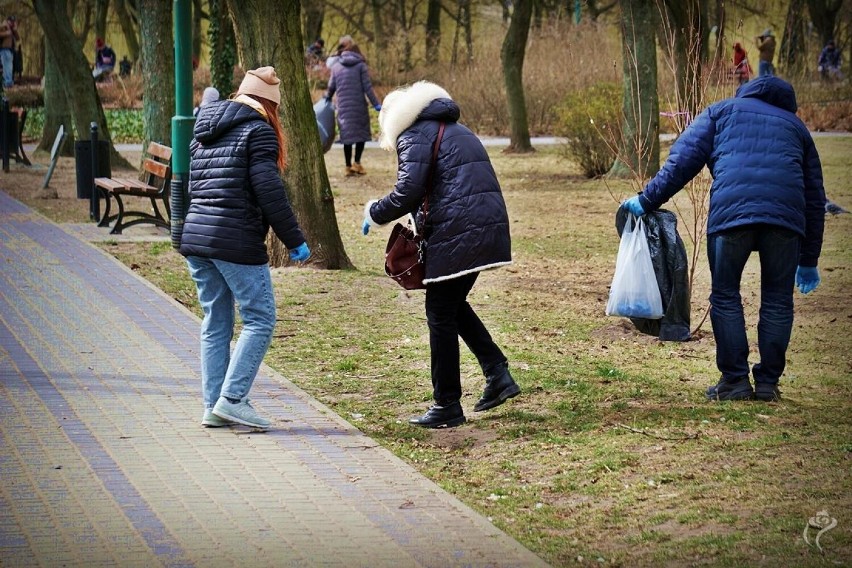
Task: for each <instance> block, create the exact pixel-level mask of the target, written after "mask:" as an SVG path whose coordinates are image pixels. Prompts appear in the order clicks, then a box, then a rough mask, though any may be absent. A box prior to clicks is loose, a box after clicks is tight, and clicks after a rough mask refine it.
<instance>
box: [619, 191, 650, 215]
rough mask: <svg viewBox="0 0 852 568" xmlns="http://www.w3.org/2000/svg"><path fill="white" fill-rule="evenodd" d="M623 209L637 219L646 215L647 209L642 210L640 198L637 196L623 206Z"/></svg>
mask: <svg viewBox="0 0 852 568" xmlns="http://www.w3.org/2000/svg"><path fill="white" fill-rule="evenodd" d="M621 206H622V207H624V208H625V209H627V210H628V211H630V212H631V213H633V214H634V215H636V216H637V217H641V216H642V215H644V214H645V209H643V208H642V204H641V203H640V202H639V196H638V195H635V196H633V197H631V198H630V199H628V200H627V201H625V202H624V203H622V204H621Z"/></svg>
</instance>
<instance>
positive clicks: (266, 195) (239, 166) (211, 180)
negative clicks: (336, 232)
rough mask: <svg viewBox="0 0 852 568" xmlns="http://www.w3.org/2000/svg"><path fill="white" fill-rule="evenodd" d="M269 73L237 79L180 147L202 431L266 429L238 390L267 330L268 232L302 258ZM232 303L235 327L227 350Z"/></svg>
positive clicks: (271, 312)
mask: <svg viewBox="0 0 852 568" xmlns="http://www.w3.org/2000/svg"><path fill="white" fill-rule="evenodd" d="M280 103H281V91H280V89H279V79H278V77H277V76H276V74H275V69H273V68H272V67H261V68H259V69H254V70H252V71H249V72H248V73H246V76H245V79H243V82H242V83H241V84H240V88H239V89H238V90H237V94H236V95H235V98H234V99H233V100H226V101H214V102H210V103H208V104H205V105H204V106H202V107H201V109H200V110H199V112H198V117H197V118H196V122H195V138H194V139H193V140H192V142H191V143H190V148H189V149H190V154H191V163H190V172H189V199H190V202H189V208H188V210H187V214H186V219H185V221H184V226H183V233H182V235H181V243H180V253H181V254H182V255H183V256H185V257H186V263H187V265H188V267H189V272H190V274H191V275H192V279H193V280H194V281H195V284H196V287H197V289H198V300H199V302H200V303H201V309H202V311H203V312H204V320H203V322H202V324H201V385H202V394H203V398H204V415H203V417H202V420H201V423H202V425H204V426H208V427H217V426H226V425H228V424H231V423H237V424H244V425H246V426H252V427H255V428H267V427H269V424H270V423H269V420H267V419H265V418H262V417H261V416H260V415H258V413H257V411H256V410H255V409H254V407H252V405H251V404H250V403H249V400H248V398H247V397H248V393H249V390H250V389H251V386H252V383H253V382H254V379H255V377H256V376H257V371H258V369H259V368H260V364H261V362H262V361H263V357H264V355H265V354H266V351H267V349H268V348H269V344H270V342H271V340H272V332H273V329H274V327H275V296H274V293H273V288H272V277H271V275H270V271H269V255H268V253H267V249H266V234H267V233H268V231H269V228H270V227H272V230H273V231H274V232H275V235H276V236H277V237H278V238H279V239H280V240H281V241H282V242H283V243H284V245H285V246H286V247H287V248H288V249H289V250H290V258H291V259H292V260H293V261H297V262H301V261H304V260H307V259H308V257H309V256H310V250H309V249H308V245H307V243H306V242H305V237H304V235H303V234H302V231H301V229H300V228H299V224H298V222H297V221H296V216H295V215H294V213H293V210H292V209H291V207H290V202H289V199H288V196H287V187H286V186H285V184H284V182H283V181H282V179H281V172H283V171H284V169H285V167H286V165H287V155H286V148H287V146H286V144H285V141H284V133H283V130H282V128H281V122H280V121H279V118H278V105H279V104H280ZM234 303H236V304H238V305H239V310H240V316H241V318H242V320H243V328H242V331H241V332H240V336H239V338H238V340H237V344H236V346H235V347H234V351H233V353H231V350H230V348H231V339H232V337H233V335H234Z"/></svg>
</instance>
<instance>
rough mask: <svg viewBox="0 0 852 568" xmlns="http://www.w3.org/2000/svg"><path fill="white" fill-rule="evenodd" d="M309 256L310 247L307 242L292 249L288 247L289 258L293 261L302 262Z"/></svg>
mask: <svg viewBox="0 0 852 568" xmlns="http://www.w3.org/2000/svg"><path fill="white" fill-rule="evenodd" d="M309 256H311V249H309V248H308V243H302V244H300V245H299V246H297V247H296V248H294V249H290V260H292V261H294V262H304V261H306V260H308V257H309Z"/></svg>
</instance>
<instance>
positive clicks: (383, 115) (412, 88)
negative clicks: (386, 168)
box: [379, 81, 452, 152]
mask: <svg viewBox="0 0 852 568" xmlns="http://www.w3.org/2000/svg"><path fill="white" fill-rule="evenodd" d="M435 99H451V100H452V97H451V96H450V94H449V93H447V91H446V90H445V89H444V88H443V87H440V86H438V85H436V84H435V83H430V82H429V81H418V82H416V83H414V84H413V85H409V86H407V87H401V88H399V89H397V90H395V91H392V92H390V93H388V95H387V96H386V97H385V99H384V100H383V101H382V110H381V111H380V112H379V128H380V129H381V134H379V146H381V147H382V149H384V150H387V151H389V152H390V151H392V150H396V139H397V138H399V135H400V134H402V133H403V132H405V130H406V129H407V128H408V127H409V126H411V125H412V124H414V122H415V121H416V120H417V117H418V116H419V115H420V113H421V112H422V111H423V109H425V108H426V107H427V106H429V103H431V102H432V101H434V100H435Z"/></svg>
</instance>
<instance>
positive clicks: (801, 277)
mask: <svg viewBox="0 0 852 568" xmlns="http://www.w3.org/2000/svg"><path fill="white" fill-rule="evenodd" d="M819 283H820V277H819V270H817V267H816V266H799V267H798V268H796V286H798V288H799V292H801V293H802V294H807V293H808V292H813V291H814V290H816V287H817V286H819Z"/></svg>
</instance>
